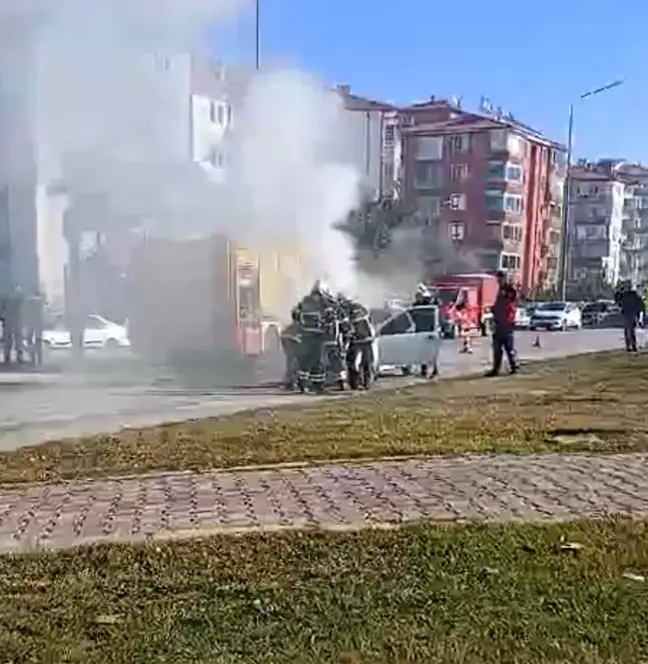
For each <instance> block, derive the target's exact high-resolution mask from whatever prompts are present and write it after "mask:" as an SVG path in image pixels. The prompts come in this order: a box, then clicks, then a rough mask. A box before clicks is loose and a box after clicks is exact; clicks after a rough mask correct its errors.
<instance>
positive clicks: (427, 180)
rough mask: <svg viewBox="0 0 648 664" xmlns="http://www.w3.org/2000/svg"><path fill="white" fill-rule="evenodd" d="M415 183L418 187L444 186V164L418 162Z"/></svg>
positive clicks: (433, 187) (432, 187) (434, 187)
mask: <svg viewBox="0 0 648 664" xmlns="http://www.w3.org/2000/svg"><path fill="white" fill-rule="evenodd" d="M414 185H415V187H416V188H417V189H438V188H439V187H442V186H443V166H442V164H434V163H432V164H430V163H426V162H420V161H419V162H416V166H415V170H414Z"/></svg>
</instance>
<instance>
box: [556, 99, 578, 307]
mask: <svg viewBox="0 0 648 664" xmlns="http://www.w3.org/2000/svg"><path fill="white" fill-rule="evenodd" d="M573 146H574V104H573V103H571V104H569V128H568V130H567V164H566V167H567V170H566V172H565V181H564V183H563V206H562V218H561V223H560V225H561V233H560V271H559V278H560V299H561V300H562V301H563V302H564V301H565V300H566V299H567V266H568V263H567V252H568V251H569V245H570V242H569V232H570V228H569V226H570V224H569V221H570V218H569V211H570V207H571V206H570V200H569V199H570V190H571V162H572V149H573Z"/></svg>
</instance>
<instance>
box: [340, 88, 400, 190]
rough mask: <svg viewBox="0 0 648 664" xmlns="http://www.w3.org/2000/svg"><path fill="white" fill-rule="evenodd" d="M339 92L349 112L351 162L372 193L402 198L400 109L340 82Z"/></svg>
mask: <svg viewBox="0 0 648 664" xmlns="http://www.w3.org/2000/svg"><path fill="white" fill-rule="evenodd" d="M337 92H338V94H339V95H340V97H341V99H342V103H343V104H344V108H345V109H346V111H347V113H346V120H347V123H348V128H349V136H350V145H349V148H350V153H349V157H350V160H351V163H353V164H354V165H355V167H356V169H357V170H358V172H359V173H361V174H362V178H363V183H364V185H365V187H366V188H367V189H368V190H369V191H370V192H371V195H372V196H374V197H375V198H381V199H385V198H390V199H393V198H398V196H399V195H400V188H399V185H400V177H401V160H402V153H401V149H402V143H401V136H400V124H401V123H400V114H399V111H398V109H397V108H396V107H395V106H393V105H392V104H387V103H384V102H379V101H375V100H373V99H368V98H366V97H360V96H358V95H356V94H353V92H352V91H351V87H350V86H348V85H338V86H337Z"/></svg>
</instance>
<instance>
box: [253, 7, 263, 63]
mask: <svg viewBox="0 0 648 664" xmlns="http://www.w3.org/2000/svg"><path fill="white" fill-rule="evenodd" d="M254 68H255V69H256V71H259V69H260V68H261V0H255V6H254Z"/></svg>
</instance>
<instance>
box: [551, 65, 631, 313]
mask: <svg viewBox="0 0 648 664" xmlns="http://www.w3.org/2000/svg"><path fill="white" fill-rule="evenodd" d="M623 83H625V79H624V78H621V79H619V80H617V81H613V82H612V83H608V84H607V85H603V86H601V87H600V88H596V89H595V90H590V91H589V92H585V93H584V94H582V95H580V97H579V99H587V98H588V97H593V96H594V95H598V94H600V93H601V92H605V91H607V90H610V89H612V88H617V87H619V86H620V85H623ZM573 147H574V104H573V103H571V104H569V127H568V130H567V164H566V167H567V170H566V173H565V182H564V184H563V209H562V219H561V230H562V232H561V238H560V271H559V283H560V298H561V299H562V300H563V301H564V300H566V299H567V277H568V271H569V270H568V266H569V261H568V254H569V250H570V248H571V247H570V244H571V243H570V237H571V236H570V234H571V179H572V178H571V175H572V173H571V170H572V167H571V165H572V153H573Z"/></svg>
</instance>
